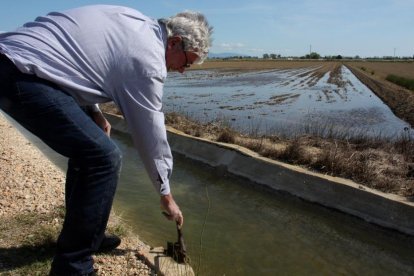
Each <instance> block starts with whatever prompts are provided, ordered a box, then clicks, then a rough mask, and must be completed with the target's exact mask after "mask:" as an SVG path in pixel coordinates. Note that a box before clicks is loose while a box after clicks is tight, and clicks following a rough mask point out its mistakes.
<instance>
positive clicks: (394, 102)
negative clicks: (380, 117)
mask: <svg viewBox="0 0 414 276" xmlns="http://www.w3.org/2000/svg"><path fill="white" fill-rule="evenodd" d="M346 66H347V67H348V68H349V70H351V72H352V73H353V74H354V75H355V76H356V77H357V78H358V79H359V80H360V81H361V82H362V83H364V84H365V85H366V86H368V88H369V89H371V90H372V91H373V92H374V93H375V94H376V95H377V96H378V97H379V98H380V99H381V100H382V101H383V102H384V103H385V104H386V105H388V106H389V107H390V108H391V110H392V111H393V112H394V114H395V115H396V116H397V117H399V118H401V119H403V120H404V121H406V122H407V123H409V124H410V125H411V126H412V127H414V92H412V91H409V90H408V89H405V88H402V87H399V86H398V85H395V84H393V83H390V82H388V81H386V80H383V79H380V78H374V77H370V76H369V75H368V74H367V73H366V72H363V71H362V70H360V68H358V67H356V66H353V65H350V64H346Z"/></svg>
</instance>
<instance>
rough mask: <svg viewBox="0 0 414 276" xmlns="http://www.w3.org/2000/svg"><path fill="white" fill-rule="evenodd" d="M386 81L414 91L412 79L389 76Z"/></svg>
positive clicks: (413, 80)
mask: <svg viewBox="0 0 414 276" xmlns="http://www.w3.org/2000/svg"><path fill="white" fill-rule="evenodd" d="M386 80H387V81H390V82H392V83H395V84H397V85H399V86H402V87H405V88H407V89H410V90H413V91H414V79H409V78H404V77H400V76H396V75H393V74H390V75H388V76H387V77H386Z"/></svg>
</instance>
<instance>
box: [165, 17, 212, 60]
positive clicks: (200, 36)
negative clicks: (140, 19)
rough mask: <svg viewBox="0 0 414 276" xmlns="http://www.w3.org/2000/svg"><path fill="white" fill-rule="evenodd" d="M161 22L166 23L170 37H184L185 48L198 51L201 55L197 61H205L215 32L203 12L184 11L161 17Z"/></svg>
mask: <svg viewBox="0 0 414 276" xmlns="http://www.w3.org/2000/svg"><path fill="white" fill-rule="evenodd" d="M160 22H162V23H164V24H165V26H166V28H167V32H168V37H172V36H180V37H181V38H182V39H183V43H184V50H185V51H193V52H194V53H196V54H197V55H198V56H199V58H198V59H197V61H196V63H198V64H201V63H203V61H204V60H205V59H206V58H207V55H208V51H209V49H210V47H211V43H212V37H211V35H212V33H213V27H211V26H209V24H208V22H207V19H206V17H205V16H204V15H203V14H201V13H199V12H194V11H184V12H180V13H178V14H176V15H174V16H171V17H169V18H163V19H160Z"/></svg>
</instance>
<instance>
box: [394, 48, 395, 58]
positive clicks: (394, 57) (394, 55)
mask: <svg viewBox="0 0 414 276" xmlns="http://www.w3.org/2000/svg"><path fill="white" fill-rule="evenodd" d="M394 60H395V48H394Z"/></svg>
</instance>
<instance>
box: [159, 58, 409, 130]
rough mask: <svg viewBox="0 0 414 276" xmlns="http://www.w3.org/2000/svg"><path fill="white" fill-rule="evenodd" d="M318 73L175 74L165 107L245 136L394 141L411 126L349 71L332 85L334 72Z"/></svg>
mask: <svg viewBox="0 0 414 276" xmlns="http://www.w3.org/2000/svg"><path fill="white" fill-rule="evenodd" d="M316 69H318V68H316V67H310V68H301V69H291V70H267V71H255V72H220V71H213V70H200V71H189V72H186V73H185V75H181V74H178V73H175V74H174V73H172V74H170V75H169V77H168V78H167V81H166V85H165V93H164V109H165V111H167V112H179V113H182V114H185V115H188V116H190V117H192V118H194V119H197V120H200V121H202V122H211V121H216V120H218V121H221V122H223V121H224V122H225V124H227V125H230V126H232V127H234V128H236V129H238V130H239V131H241V132H245V133H259V134H260V133H262V134H274V133H279V134H286V135H293V134H301V133H306V132H309V131H312V132H316V133H319V132H322V134H323V133H324V132H328V131H329V132H330V133H332V131H334V132H338V133H340V134H342V133H348V134H349V135H350V136H356V135H360V134H364V135H369V136H387V137H395V136H398V135H401V134H402V133H404V132H405V131H407V128H410V126H409V125H408V124H407V123H405V122H404V121H402V120H400V119H399V118H397V117H396V116H395V115H394V114H393V113H392V111H391V110H390V108H389V107H388V106H387V105H385V104H384V103H383V102H382V101H381V100H380V99H379V98H378V97H377V96H376V95H375V94H374V93H373V92H372V91H371V90H369V89H368V88H367V87H366V86H365V85H364V84H362V83H361V82H360V81H359V80H358V79H357V78H356V77H355V76H354V75H353V74H352V73H351V72H350V71H349V70H348V69H347V68H346V67H344V66H342V67H341V70H340V72H339V80H340V84H338V83H337V84H334V83H329V82H328V79H329V77H330V73H331V72H328V73H326V74H325V75H324V76H323V77H322V78H321V79H317V78H314V76H312V73H313V72H315V70H316ZM404 129H405V131H404ZM325 134H326V133H325ZM413 134H414V132H413Z"/></svg>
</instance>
